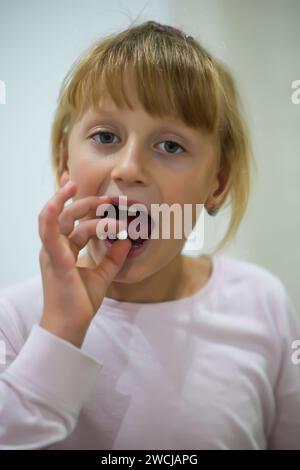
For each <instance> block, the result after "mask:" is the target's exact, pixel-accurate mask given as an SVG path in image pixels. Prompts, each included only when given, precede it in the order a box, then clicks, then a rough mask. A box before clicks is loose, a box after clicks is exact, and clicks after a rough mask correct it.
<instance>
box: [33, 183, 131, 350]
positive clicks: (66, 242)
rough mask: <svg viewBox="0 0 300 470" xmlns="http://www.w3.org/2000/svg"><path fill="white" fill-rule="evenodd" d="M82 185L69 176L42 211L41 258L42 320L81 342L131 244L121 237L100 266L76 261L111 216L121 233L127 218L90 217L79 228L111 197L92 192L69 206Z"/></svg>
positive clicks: (63, 335)
mask: <svg viewBox="0 0 300 470" xmlns="http://www.w3.org/2000/svg"><path fill="white" fill-rule="evenodd" d="M76 190H77V185H76V183H75V182H74V181H69V182H68V183H67V184H66V185H64V186H63V187H62V188H60V189H59V190H58V191H57V192H56V193H55V195H54V196H53V197H52V198H51V199H50V200H49V201H48V203H47V204H46V205H45V206H44V208H43V209H42V211H41V212H40V214H39V235H40V238H41V241H42V247H41V250H40V254H39V262H40V268H41V274H42V283H43V294H44V305H43V314H42V318H41V321H40V326H42V327H43V328H45V329H47V330H48V331H50V332H52V333H53V334H56V335H57V336H60V337H61V338H63V339H65V340H67V341H69V342H71V343H72V344H74V345H75V346H77V347H80V346H81V344H82V342H83V340H84V337H85V334H86V331H87V329H88V327H89V325H90V322H91V320H92V318H93V316H94V315H95V313H96V312H97V310H98V309H99V307H100V305H101V303H102V300H103V297H105V294H106V291H107V289H108V287H109V285H110V284H111V282H112V281H113V279H114V278H115V276H116V274H117V273H118V272H119V270H120V269H121V267H122V265H123V263H124V261H125V260H126V257H127V254H128V252H129V250H130V248H131V242H130V240H129V239H124V240H117V241H116V242H114V243H113V244H112V246H111V247H110V248H109V249H108V251H107V253H106V255H105V256H104V257H103V260H102V261H101V263H100V264H99V266H97V267H96V268H95V269H88V268H83V267H78V266H76V262H77V258H78V254H79V252H80V250H81V249H82V248H84V246H85V245H86V244H87V242H88V241H89V239H90V238H91V237H93V236H95V235H96V232H97V233H99V232H98V230H99V225H98V224H102V225H103V228H104V227H105V226H106V224H107V223H108V224H109V222H110V221H111V222H113V225H108V226H109V229H110V230H109V231H112V230H111V227H112V226H114V227H115V229H116V233H118V232H119V230H122V226H121V221H116V220H114V219H107V218H106V219H99V218H98V219H92V220H91V219H89V220H85V221H83V222H81V223H79V224H78V225H77V226H76V227H75V228H74V223H75V220H77V219H80V218H83V217H84V216H86V215H87V214H88V213H89V212H90V211H92V210H93V209H95V210H96V208H97V207H98V206H99V205H100V204H104V203H109V197H108V196H103V197H101V198H99V197H98V196H89V197H85V198H82V199H79V200H77V201H75V202H73V203H72V204H70V205H69V206H67V207H65V208H64V204H65V202H66V201H67V200H68V199H70V198H71V197H73V196H74V195H75V194H76Z"/></svg>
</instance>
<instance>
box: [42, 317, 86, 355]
mask: <svg viewBox="0 0 300 470" xmlns="http://www.w3.org/2000/svg"><path fill="white" fill-rule="evenodd" d="M39 325H40V326H41V327H42V328H44V329H45V330H47V331H49V332H50V333H52V334H53V335H55V336H58V337H59V338H61V339H64V340H65V341H68V342H69V343H71V344H73V345H74V346H76V347H77V348H81V346H82V343H83V340H84V338H85V335H86V332H87V329H88V326H86V327H82V326H78V325H74V324H72V325H70V324H66V323H62V322H61V321H56V320H55V319H54V318H53V315H52V317H51V316H47V315H45V314H43V316H42V318H41V320H40V322H39Z"/></svg>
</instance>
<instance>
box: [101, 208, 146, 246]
mask: <svg viewBox="0 0 300 470" xmlns="http://www.w3.org/2000/svg"><path fill="white" fill-rule="evenodd" d="M111 205H112V206H113V207H114V209H115V214H116V219H117V220H119V219H120V214H121V212H122V220H126V217H127V228H128V229H129V227H130V224H131V223H132V222H133V221H134V220H135V219H136V218H138V217H139V216H140V215H142V221H143V224H142V227H141V222H139V223H138V224H137V225H136V226H135V227H134V228H135V230H136V232H137V234H138V233H141V234H142V236H139V237H138V238H136V237H135V238H131V236H130V233H129V232H128V231H127V232H128V238H129V240H130V241H131V242H132V245H133V247H140V246H142V245H143V244H144V243H145V242H146V241H147V240H149V238H150V236H151V232H152V230H153V227H154V224H153V219H152V218H151V216H150V214H149V213H148V212H147V213H146V212H145V211H143V214H141V211H140V210H139V209H138V210H133V208H134V205H133V206H131V207H130V206H129V207H128V208H127V207H126V206H124V207H123V206H119V205H118V204H111ZM108 215H109V214H108V211H105V213H104V215H103V216H102V217H101V218H102V219H105V218H106V217H108ZM116 240H117V236H116V235H114V236H113V235H112V236H110V241H111V243H114V242H115V241H116Z"/></svg>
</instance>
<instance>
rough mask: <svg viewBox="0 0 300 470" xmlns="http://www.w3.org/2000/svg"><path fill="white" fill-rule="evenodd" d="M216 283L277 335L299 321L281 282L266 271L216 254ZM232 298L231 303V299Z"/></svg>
mask: <svg viewBox="0 0 300 470" xmlns="http://www.w3.org/2000/svg"><path fill="white" fill-rule="evenodd" d="M218 261H219V282H220V284H221V285H223V287H224V289H223V291H224V296H225V298H230V299H231V300H232V301H233V302H234V303H235V304H236V305H239V306H240V307H242V309H243V311H247V312H248V313H249V314H251V315H252V316H253V317H256V318H258V319H259V320H260V321H263V320H267V321H268V323H269V324H272V326H273V327H275V328H276V330H277V331H278V332H279V331H280V329H281V328H282V327H283V326H284V324H286V323H289V322H290V321H292V322H294V323H295V324H297V322H299V318H298V315H297V313H296V311H295V307H294V305H293V303H292V301H291V299H290V297H289V294H288V292H287V289H286V287H285V285H284V283H283V281H282V280H281V279H280V278H279V277H278V276H277V275H276V274H275V273H273V272H272V271H270V270H269V269H267V268H265V267H263V266H261V265H259V264H257V263H254V262H251V261H245V260H240V259H236V258H233V257H230V256H228V255H225V254H221V255H218ZM234 299H235V300H234Z"/></svg>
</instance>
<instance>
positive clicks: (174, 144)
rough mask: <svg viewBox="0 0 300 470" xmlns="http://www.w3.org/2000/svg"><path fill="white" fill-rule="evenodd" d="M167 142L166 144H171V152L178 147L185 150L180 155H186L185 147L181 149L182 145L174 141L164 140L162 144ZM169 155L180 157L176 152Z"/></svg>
mask: <svg viewBox="0 0 300 470" xmlns="http://www.w3.org/2000/svg"><path fill="white" fill-rule="evenodd" d="M165 142H166V143H167V144H170V146H169V149H170V148H171V150H172V149H174V147H175V149H176V147H177V148H178V147H179V148H181V149H182V150H183V152H180V153H184V152H185V149H184V148H183V147H181V145H179V144H177V143H176V142H174V141H173V140H164V141H163V142H161V143H162V144H164V143H165ZM167 153H171V154H174V155H178V153H175V152H167Z"/></svg>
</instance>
